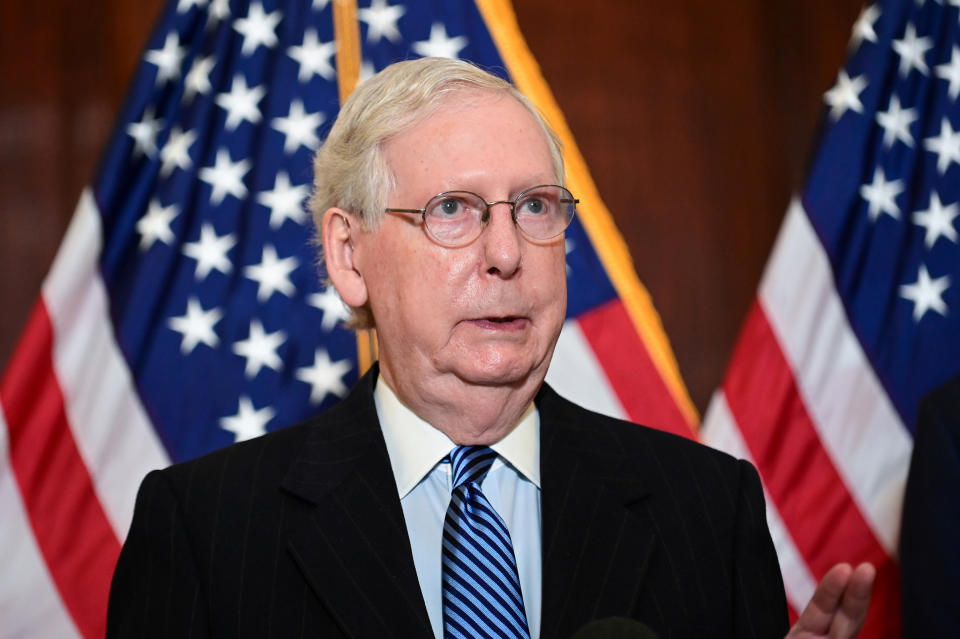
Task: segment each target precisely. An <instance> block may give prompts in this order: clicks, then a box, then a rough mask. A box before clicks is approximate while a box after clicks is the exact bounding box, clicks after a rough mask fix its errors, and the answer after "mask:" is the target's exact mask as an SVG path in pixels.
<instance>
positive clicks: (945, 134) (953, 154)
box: [923, 116, 960, 175]
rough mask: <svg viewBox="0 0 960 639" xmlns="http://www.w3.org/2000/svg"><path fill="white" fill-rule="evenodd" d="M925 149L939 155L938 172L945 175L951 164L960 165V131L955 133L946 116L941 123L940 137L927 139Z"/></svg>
mask: <svg viewBox="0 0 960 639" xmlns="http://www.w3.org/2000/svg"><path fill="white" fill-rule="evenodd" d="M923 147H924V148H925V149H926V150H927V151H932V152H934V153H936V154H937V171H939V172H940V174H941V175H943V174H944V173H945V172H946V170H947V169H948V168H950V163H951V162H956V163H957V164H960V131H954V130H953V127H952V126H950V120H948V119H947V118H946V116H944V118H943V121H942V122H941V123H940V135H938V136H937V137H934V138H926V139H924V141H923Z"/></svg>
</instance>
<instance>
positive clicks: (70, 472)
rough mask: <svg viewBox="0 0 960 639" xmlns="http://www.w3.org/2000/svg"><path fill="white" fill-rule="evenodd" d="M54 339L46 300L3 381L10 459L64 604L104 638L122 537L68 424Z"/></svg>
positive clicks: (84, 629)
mask: <svg viewBox="0 0 960 639" xmlns="http://www.w3.org/2000/svg"><path fill="white" fill-rule="evenodd" d="M52 345H53V329H52V327H51V323H50V317H49V315H48V313H47V309H46V306H45V305H44V304H43V301H42V300H40V301H39V302H37V304H36V305H35V306H34V308H33V312H32V313H31V315H30V320H29V321H28V323H27V327H26V329H25V330H24V334H23V336H22V337H21V340H20V343H19V345H18V346H17V350H16V351H15V352H14V354H13V358H12V359H11V361H10V366H9V368H8V369H7V371H6V374H5V375H4V377H3V379H2V381H0V402H2V403H3V410H4V412H5V413H6V416H7V424H8V427H9V430H10V458H11V465H12V467H13V472H14V475H15V476H16V478H17V483H18V484H19V486H20V492H21V493H22V497H23V501H24V504H25V506H26V509H27V513H28V515H29V517H30V524H31V526H32V527H33V533H34V536H35V537H36V540H37V545H38V546H39V547H40V551H41V553H43V557H44V560H45V561H46V564H47V567H48V569H49V570H50V574H51V575H52V577H53V581H54V583H55V584H56V586H57V589H58V590H59V592H60V596H61V597H62V599H63V602H64V605H65V606H66V608H67V610H68V611H69V612H70V615H71V616H72V617H73V620H74V623H76V625H77V627H78V628H79V629H80V632H81V633H82V634H83V636H84V637H90V638H93V637H103V635H104V633H105V631H106V613H107V596H108V594H109V590H110V579H111V575H112V574H113V568H114V566H115V565H116V562H117V556H118V555H119V554H120V542H119V541H118V539H117V536H116V534H115V533H114V531H113V529H112V528H111V526H110V523H109V521H108V520H107V517H106V515H105V514H104V511H103V508H102V506H101V504H100V501H99V500H98V499H97V495H96V493H95V492H94V488H93V483H92V482H91V479H90V474H89V472H88V471H87V468H86V465H85V464H84V462H83V459H82V458H81V457H80V453H79V451H78V450H77V445H76V443H75V442H74V440H73V434H72V433H71V431H70V429H69V427H68V425H67V416H66V413H65V412H64V403H63V394H62V393H61V391H60V385H59V383H58V381H57V377H56V374H55V373H54V370H53V356H52ZM91 374H93V373H92V372H91Z"/></svg>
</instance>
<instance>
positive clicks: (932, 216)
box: [913, 191, 960, 249]
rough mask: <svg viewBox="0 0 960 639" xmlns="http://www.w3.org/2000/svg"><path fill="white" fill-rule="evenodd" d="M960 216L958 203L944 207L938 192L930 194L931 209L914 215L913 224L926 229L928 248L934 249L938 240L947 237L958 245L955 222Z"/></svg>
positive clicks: (924, 239)
mask: <svg viewBox="0 0 960 639" xmlns="http://www.w3.org/2000/svg"><path fill="white" fill-rule="evenodd" d="M957 215H960V210H958V207H957V203H956V202H954V203H953V204H950V205H948V206H944V205H943V203H942V202H940V196H939V195H938V194H937V192H936V191H934V192H933V193H931V194H930V208H928V209H927V210H926V211H917V212H915V213H914V214H913V223H914V224H918V225H920V226H922V227H923V228H925V229H926V231H927V232H926V235H925V236H924V238H923V242H924V244H926V246H927V248H928V249H930V248H933V245H934V244H936V242H937V239H939V238H941V237H945V238H947V239H948V240H950V241H951V242H953V243H954V244H956V243H957V230H956V229H955V228H953V220H954V219H955V218H956V217H957Z"/></svg>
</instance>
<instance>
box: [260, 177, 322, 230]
mask: <svg viewBox="0 0 960 639" xmlns="http://www.w3.org/2000/svg"><path fill="white" fill-rule="evenodd" d="M309 193H310V188H309V187H308V186H307V185H306V184H299V185H297V186H293V185H291V184H290V178H289V176H288V175H287V172H286V171H279V172H277V178H276V179H275V180H274V182H273V190H270V191H264V192H262V193H258V194H257V202H259V203H260V204H263V205H264V206H266V207H267V208H269V209H270V228H272V229H278V228H280V226H281V225H282V224H283V222H284V220H293V221H294V222H296V223H297V224H300V223H301V222H303V220H304V217H306V215H305V213H304V211H303V200H304V199H305V198H306V197H307V195H309Z"/></svg>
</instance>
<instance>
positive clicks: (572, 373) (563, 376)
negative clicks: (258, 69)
mask: <svg viewBox="0 0 960 639" xmlns="http://www.w3.org/2000/svg"><path fill="white" fill-rule="evenodd" d="M547 383H548V384H550V385H551V386H552V387H553V389H554V390H555V391H557V392H558V393H560V394H561V395H563V396H564V397H566V398H567V399H569V400H570V401H572V402H574V403H576V404H579V405H581V406H583V407H584V408H589V409H590V410H592V411H596V412H598V413H603V414H604V415H609V416H611V417H617V418H619V419H627V411H626V410H624V408H623V404H621V403H620V400H619V399H618V398H617V395H616V393H615V392H614V390H613V388H612V387H611V386H610V382H609V381H608V380H607V374H606V373H605V372H604V371H603V367H602V366H601V365H600V362H599V361H597V356H596V354H595V353H594V352H593V349H592V348H591V347H590V343H589V342H588V341H587V338H586V337H585V336H584V334H583V331H582V330H581V329H580V324H579V323H578V322H577V321H576V320H567V322H566V323H565V324H564V325H563V331H561V333H560V339H559V340H557V348H556V350H554V352H553V361H552V362H551V364H550V370H548V371H547Z"/></svg>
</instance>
